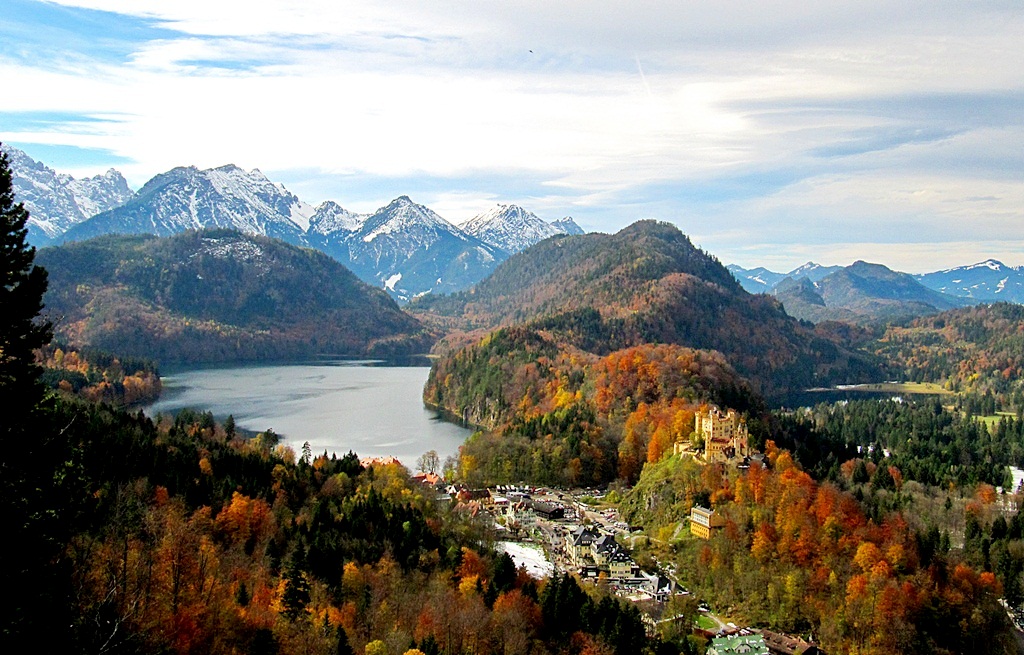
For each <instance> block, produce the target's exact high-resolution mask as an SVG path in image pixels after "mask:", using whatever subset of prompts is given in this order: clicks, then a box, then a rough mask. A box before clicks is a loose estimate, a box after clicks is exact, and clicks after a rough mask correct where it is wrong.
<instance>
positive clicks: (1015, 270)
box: [727, 259, 1024, 303]
mask: <svg viewBox="0 0 1024 655" xmlns="http://www.w3.org/2000/svg"><path fill="white" fill-rule="evenodd" d="M727 268H728V269H729V272H730V273H732V274H733V276H734V277H735V278H736V279H737V280H738V281H739V283H740V284H741V285H742V286H743V288H744V289H746V290H747V291H749V292H750V293H771V292H773V291H775V290H776V287H778V286H779V285H780V284H781V283H782V281H783V280H785V279H786V278H793V279H795V280H797V279H800V278H807V279H809V280H810V281H811V282H815V283H816V282H820V281H821V280H823V279H825V278H826V277H828V276H829V275H831V274H833V273H836V272H838V271H841V270H843V269H844V268H849V267H843V266H822V265H820V264H815V263H814V262H807V263H806V264H804V265H803V266H800V267H798V268H795V269H793V270H792V271H790V272H789V273H776V272H774V271H770V270H768V269H767V268H764V267H758V268H751V269H747V268H743V267H742V266H738V265H736V264H729V266H727ZM912 277H914V279H916V280H917V281H918V282H920V283H921V284H923V285H924V286H925V287H927V288H929V289H931V290H932V291H938V292H940V293H943V294H946V295H950V296H956V297H959V298H972V299H974V300H977V301H985V302H1000V301H1002V302H1015V303H1024V266H1007V265H1006V264H1003V263H1002V262H1000V261H999V260H996V259H986V260H985V261H983V262H978V263H977V264H971V265H969V266H957V267H956V268H949V269H945V270H942V271H935V272H933V273H923V274H916V275H913V276H912Z"/></svg>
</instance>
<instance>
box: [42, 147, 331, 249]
mask: <svg viewBox="0 0 1024 655" xmlns="http://www.w3.org/2000/svg"><path fill="white" fill-rule="evenodd" d="M314 212H315V210H314V209H313V207H311V206H310V205H308V204H306V203H304V202H302V201H301V200H299V199H298V198H297V197H296V196H295V195H294V194H292V193H291V192H290V191H288V190H287V189H285V188H284V186H282V185H280V184H275V183H273V182H271V181H270V180H268V179H267V177H266V176H265V175H263V173H261V172H260V171H259V170H258V169H253V170H252V171H249V172H246V171H244V170H242V169H241V168H239V167H237V166H234V165H231V164H229V165H227V166H221V167H219V168H211V169H207V170H202V171H201V170H199V169H198V168H196V167H194V166H189V167H179V168H175V169H173V170H170V171H168V172H167V173H163V174H161V175H157V176H156V177H154V178H153V179H152V180H150V181H149V182H147V183H146V185H145V186H143V187H142V189H140V190H139V193H138V194H136V196H135V197H134V198H133V199H132V200H130V201H129V202H127V203H125V204H124V205H122V206H120V207H117V208H115V209H112V210H110V211H105V212H103V213H101V214H97V215H96V216H94V217H92V218H90V219H89V220H87V221H84V222H82V223H80V224H78V225H76V226H75V227H73V228H72V229H71V230H69V231H68V232H67V233H66V234H65V235H64V238H63V239H62V240H63V241H80V240H82V239H87V238H89V237H93V236H98V235H101V234H109V233H117V234H156V235H158V236H170V235H172V234H177V233H179V232H184V231H185V230H189V229H197V228H211V227H220V228H229V229H234V230H238V231H240V232H243V233H246V234H260V235H265V236H271V237H276V238H279V239H282V240H284V241H287V242H288V243H292V244H295V245H306V243H307V242H306V238H305V232H306V230H307V229H308V228H309V224H310V217H312V216H313V214H314Z"/></svg>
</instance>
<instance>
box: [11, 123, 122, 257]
mask: <svg viewBox="0 0 1024 655" xmlns="http://www.w3.org/2000/svg"><path fill="white" fill-rule="evenodd" d="M3 152H4V153H5V154H6V155H7V158H8V161H9V163H10V166H11V173H12V182H13V184H14V195H15V197H16V198H17V200H18V201H19V202H23V203H25V208H26V209H28V211H29V220H28V239H29V241H30V242H31V243H33V244H35V245H37V246H45V245H49V244H50V243H52V242H54V240H56V239H58V238H59V237H61V236H62V235H63V234H64V233H65V232H67V231H68V230H70V229H71V228H73V227H74V226H75V225H78V224H79V223H81V222H83V221H85V220H87V219H88V218H90V217H92V216H94V215H96V214H98V213H100V212H103V211H106V210H108V209H112V208H114V207H118V206H120V205H122V204H124V203H125V202H127V201H128V200H130V199H131V198H132V197H133V196H134V195H135V193H134V192H133V191H132V190H131V188H129V187H128V182H127V181H126V180H125V179H124V176H123V175H121V173H119V172H118V171H116V170H114V169H110V170H108V171H107V172H106V173H104V174H102V175H96V176H94V177H87V178H83V179H80V180H76V179H75V178H73V177H72V176H70V175H67V174H66V173H58V172H56V171H54V170H53V169H51V168H49V167H48V166H46V165H44V164H42V163H41V162H37V161H35V160H34V159H32V158H31V157H29V156H28V155H27V154H25V153H24V152H22V151H21V150H18V149H17V148H14V147H12V146H9V145H7V144H6V143H5V144H3Z"/></svg>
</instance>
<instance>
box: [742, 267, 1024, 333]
mask: <svg viewBox="0 0 1024 655" xmlns="http://www.w3.org/2000/svg"><path fill="white" fill-rule="evenodd" d="M728 268H729V271H730V272H731V273H732V274H733V276H734V277H735V278H736V279H737V280H738V281H739V283H740V284H741V285H742V286H743V288H744V289H746V290H747V291H749V292H751V293H767V294H771V295H774V296H776V297H777V298H778V299H779V300H780V301H781V302H782V303H783V305H784V306H785V307H786V311H787V312H788V313H790V314H791V315H792V316H795V317H797V318H801V319H805V320H809V321H813V322H816V323H817V322H821V321H824V320H845V321H854V322H865V321H868V322H870V321H872V320H878V319H882V320H891V319H895V318H903V317H914V316H926V315H929V314H935V313H938V312H941V311H945V310H947V309H953V308H957V307H965V306H968V305H973V304H977V303H979V302H999V301H1003V302H1013V303H1024V267H1012V266H1006V265H1005V264H1003V263H1001V262H998V261H996V260H994V259H989V260H986V261H984V262H981V263H979V264H973V265H970V266H961V267H957V268H951V269H947V270H943V271H937V272H934V273H927V274H923V275H910V274H908V273H900V272H898V271H893V270H891V269H889V268H887V267H885V266H883V265H881V264H869V263H867V262H863V261H857V262H854V263H853V264H851V265H850V266H821V265H818V264H815V263H813V262H808V263H807V264H804V265H803V266H801V267H799V268H797V269H794V270H793V271H790V272H789V273H776V272H773V271H770V270H768V269H765V268H754V269H745V268H742V267H740V266H736V265H730V266H729V267H728Z"/></svg>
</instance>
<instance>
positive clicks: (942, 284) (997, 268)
mask: <svg viewBox="0 0 1024 655" xmlns="http://www.w3.org/2000/svg"><path fill="white" fill-rule="evenodd" d="M914 277H916V278H917V280H918V281H919V282H921V284H923V285H925V286H926V287H928V288H929V289H934V290H935V291H941V292H942V293H948V294H950V295H954V296H961V297H964V298H976V299H978V300H987V301H1000V300H1003V301H1006V302H1016V303H1024V266H1007V265H1006V264H1004V263H1002V262H1000V261H998V260H995V259H986V260H985V261H983V262H979V263H977V264H971V265H970V266H958V267H956V268H949V269H946V270H944V271H935V272H934V273H925V274H924V275H916V276H914Z"/></svg>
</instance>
